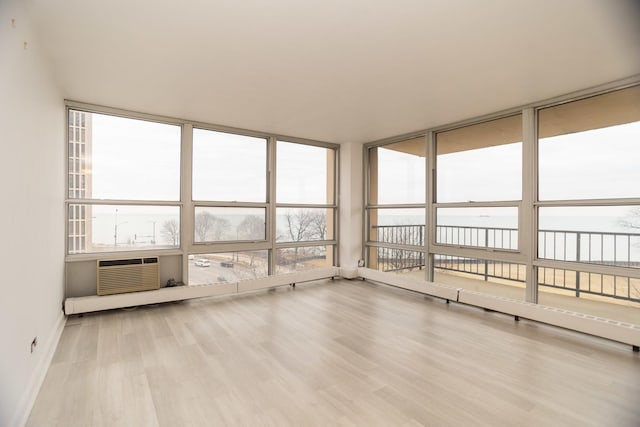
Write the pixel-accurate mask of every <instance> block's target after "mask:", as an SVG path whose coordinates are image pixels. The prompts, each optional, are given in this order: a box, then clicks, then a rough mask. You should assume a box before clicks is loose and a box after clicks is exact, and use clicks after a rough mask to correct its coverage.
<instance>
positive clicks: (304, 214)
mask: <svg viewBox="0 0 640 427" xmlns="http://www.w3.org/2000/svg"><path fill="white" fill-rule="evenodd" d="M284 221H285V224H286V227H285V228H284V230H283V231H282V232H281V233H280V235H279V236H278V239H277V240H279V241H286V242H305V241H310V240H325V239H326V238H327V217H326V215H325V213H324V212H318V211H316V210H312V209H289V210H287V212H286V213H285V215H284ZM314 252H315V251H314V250H313V248H310V249H305V248H302V247H294V248H291V250H284V249H283V250H280V251H279V254H280V256H279V262H282V263H290V264H291V265H292V266H293V269H296V266H297V265H298V261H299V260H300V259H301V257H303V256H311V255H312V254H313V253H314ZM286 254H290V255H286Z"/></svg>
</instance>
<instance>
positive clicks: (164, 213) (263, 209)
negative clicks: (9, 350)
mask: <svg viewBox="0 0 640 427" xmlns="http://www.w3.org/2000/svg"><path fill="white" fill-rule="evenodd" d="M68 113H69V114H68V123H67V125H68V139H67V146H68V148H67V150H68V156H67V157H68V183H67V190H66V191H67V199H66V208H67V262H68V267H69V268H68V274H67V277H68V280H69V281H71V282H73V281H75V282H82V281H84V282H88V281H87V280H86V278H88V277H90V276H91V268H94V269H95V261H96V260H104V259H109V258H114V257H117V258H123V257H125V258H126V257H135V256H138V257H140V256H154V255H158V256H160V257H162V259H161V260H160V261H161V263H162V262H163V260H164V261H167V264H166V266H161V268H164V270H162V271H163V274H165V275H167V276H169V277H173V278H175V279H177V280H180V279H181V278H182V279H186V282H187V284H189V285H223V284H228V283H235V282H240V281H245V280H252V279H261V278H264V277H266V276H268V275H275V274H285V273H293V272H298V271H301V270H310V269H318V268H322V267H331V266H333V265H334V264H335V261H334V260H335V259H336V251H337V209H338V204H337V198H336V188H337V182H338V180H337V170H336V159H337V156H338V146H337V145H335V144H328V143H322V142H317V141H308V140H304V141H300V140H296V139H295V138H289V139H287V140H286V141H284V140H282V141H279V140H278V139H277V137H276V136H274V135H269V134H266V133H260V132H253V131H243V130H236V129H229V128H221V127H217V126H209V125H206V124H194V123H191V122H188V121H183V120H178V119H175V120H174V119H170V118H160V117H155V116H152V115H146V114H138V113H132V112H127V111H121V110H116V109H111V108H103V107H97V106H92V105H86V104H81V103H75V102H69V105H68ZM116 253H117V254H116ZM176 258H178V260H177V261H176ZM180 259H181V260H182V262H180ZM83 263H85V264H86V263H88V264H92V265H93V267H91V265H89V266H88V267H83ZM180 266H182V267H181V268H180ZM167 269H169V271H166V270H167ZM82 275H83V276H82ZM81 276H82V277H81ZM73 286H76V284H74V285H73ZM73 286H72V287H73ZM82 286H84V285H82ZM92 292H93V291H91V290H87V289H83V290H80V291H78V293H79V294H82V295H88V294H91V293H92Z"/></svg>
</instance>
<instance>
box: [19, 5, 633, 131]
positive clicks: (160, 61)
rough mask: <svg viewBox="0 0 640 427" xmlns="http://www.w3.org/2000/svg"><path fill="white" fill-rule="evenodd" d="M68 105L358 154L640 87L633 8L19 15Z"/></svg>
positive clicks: (163, 8)
mask: <svg viewBox="0 0 640 427" xmlns="http://www.w3.org/2000/svg"><path fill="white" fill-rule="evenodd" d="M26 2H27V5H28V8H29V13H30V15H31V19H32V20H33V21H34V24H35V26H36V30H37V33H38V36H39V40H40V43H42V44H43V45H44V49H45V51H46V52H47V53H48V55H49V56H50V60H51V63H52V67H53V72H54V74H55V76H56V79H57V81H58V83H59V85H60V87H61V90H62V93H63V95H64V97H65V98H67V99H73V100H76V101H84V102H90V103H95V104H101V105H105V106H111V107H118V108H124V109H129V110H134V111H140V112H146V113H154V114H160V115H167V116H172V117H178V118H185V119H190V120H196V121H203V122H208V123H215V124H221V125H227V126H234V127H241V128H246V129H253V130H259V131H266V132H272V133H277V134H282V135H290V136H296V137H301V138H310V139H317V140H323V141H329V142H338V143H342V142H366V141H372V140H376V139H381V138H385V137H389V136H393V135H397V134H402V133H408V132H412V131H416V130H420V129H426V128H429V127H433V126H437V125H443V124H446V123H449V122H453V121H458V120H462V119H466V118H470V117H473V116H478V115H482V114H488V113H491V112H494V111H499V110H502V109H505V108H511V107H516V106H519V105H523V104H526V103H530V102H535V101H539V100H542V99H545V98H548V97H553V96H557V95H561V94H564V93H567V92H571V91H574V90H579V89H584V88H587V87H590V86H594V85H597V84H602V83H607V82H610V81H613V80H616V79H620V78H625V77H629V76H632V75H635V74H637V73H639V72H640V24H638V23H640V6H638V5H639V2H638V1H637V0H537V1H530V0H482V1H477V0H395V1H393V0H388V1H383V0H322V1H320V0H317V1H312V0H306V1H305V0H244V1H241V0H180V1H166V2H163V1H158V0H109V1H103V0H64V1H62V0H26Z"/></svg>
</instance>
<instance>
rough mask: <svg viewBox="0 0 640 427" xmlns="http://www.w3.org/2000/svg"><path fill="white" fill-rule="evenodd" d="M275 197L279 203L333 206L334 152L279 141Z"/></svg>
mask: <svg viewBox="0 0 640 427" xmlns="http://www.w3.org/2000/svg"><path fill="white" fill-rule="evenodd" d="M277 151H278V154H277V161H276V170H277V175H276V197H277V202H278V203H300V204H332V203H333V200H334V196H333V193H334V184H335V172H334V171H335V151H334V150H333V149H329V148H323V147H315V146H312V145H304V144H295V143H292V142H284V141H278V146H277Z"/></svg>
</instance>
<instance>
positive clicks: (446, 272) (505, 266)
mask: <svg viewBox="0 0 640 427" xmlns="http://www.w3.org/2000/svg"><path fill="white" fill-rule="evenodd" d="M433 263H434V282H436V283H443V284H445V285H450V286H455V287H456V288H463V289H467V290H471V291H476V292H483V293H488V294H492V295H496V296H500V297H506V298H511V299H516V300H523V299H524V297H525V287H526V277H527V273H526V268H525V266H524V265H523V264H514V263H510V262H505V261H492V260H486V259H477V258H467V257H460V256H451V255H440V254H435V255H434V258H433Z"/></svg>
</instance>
